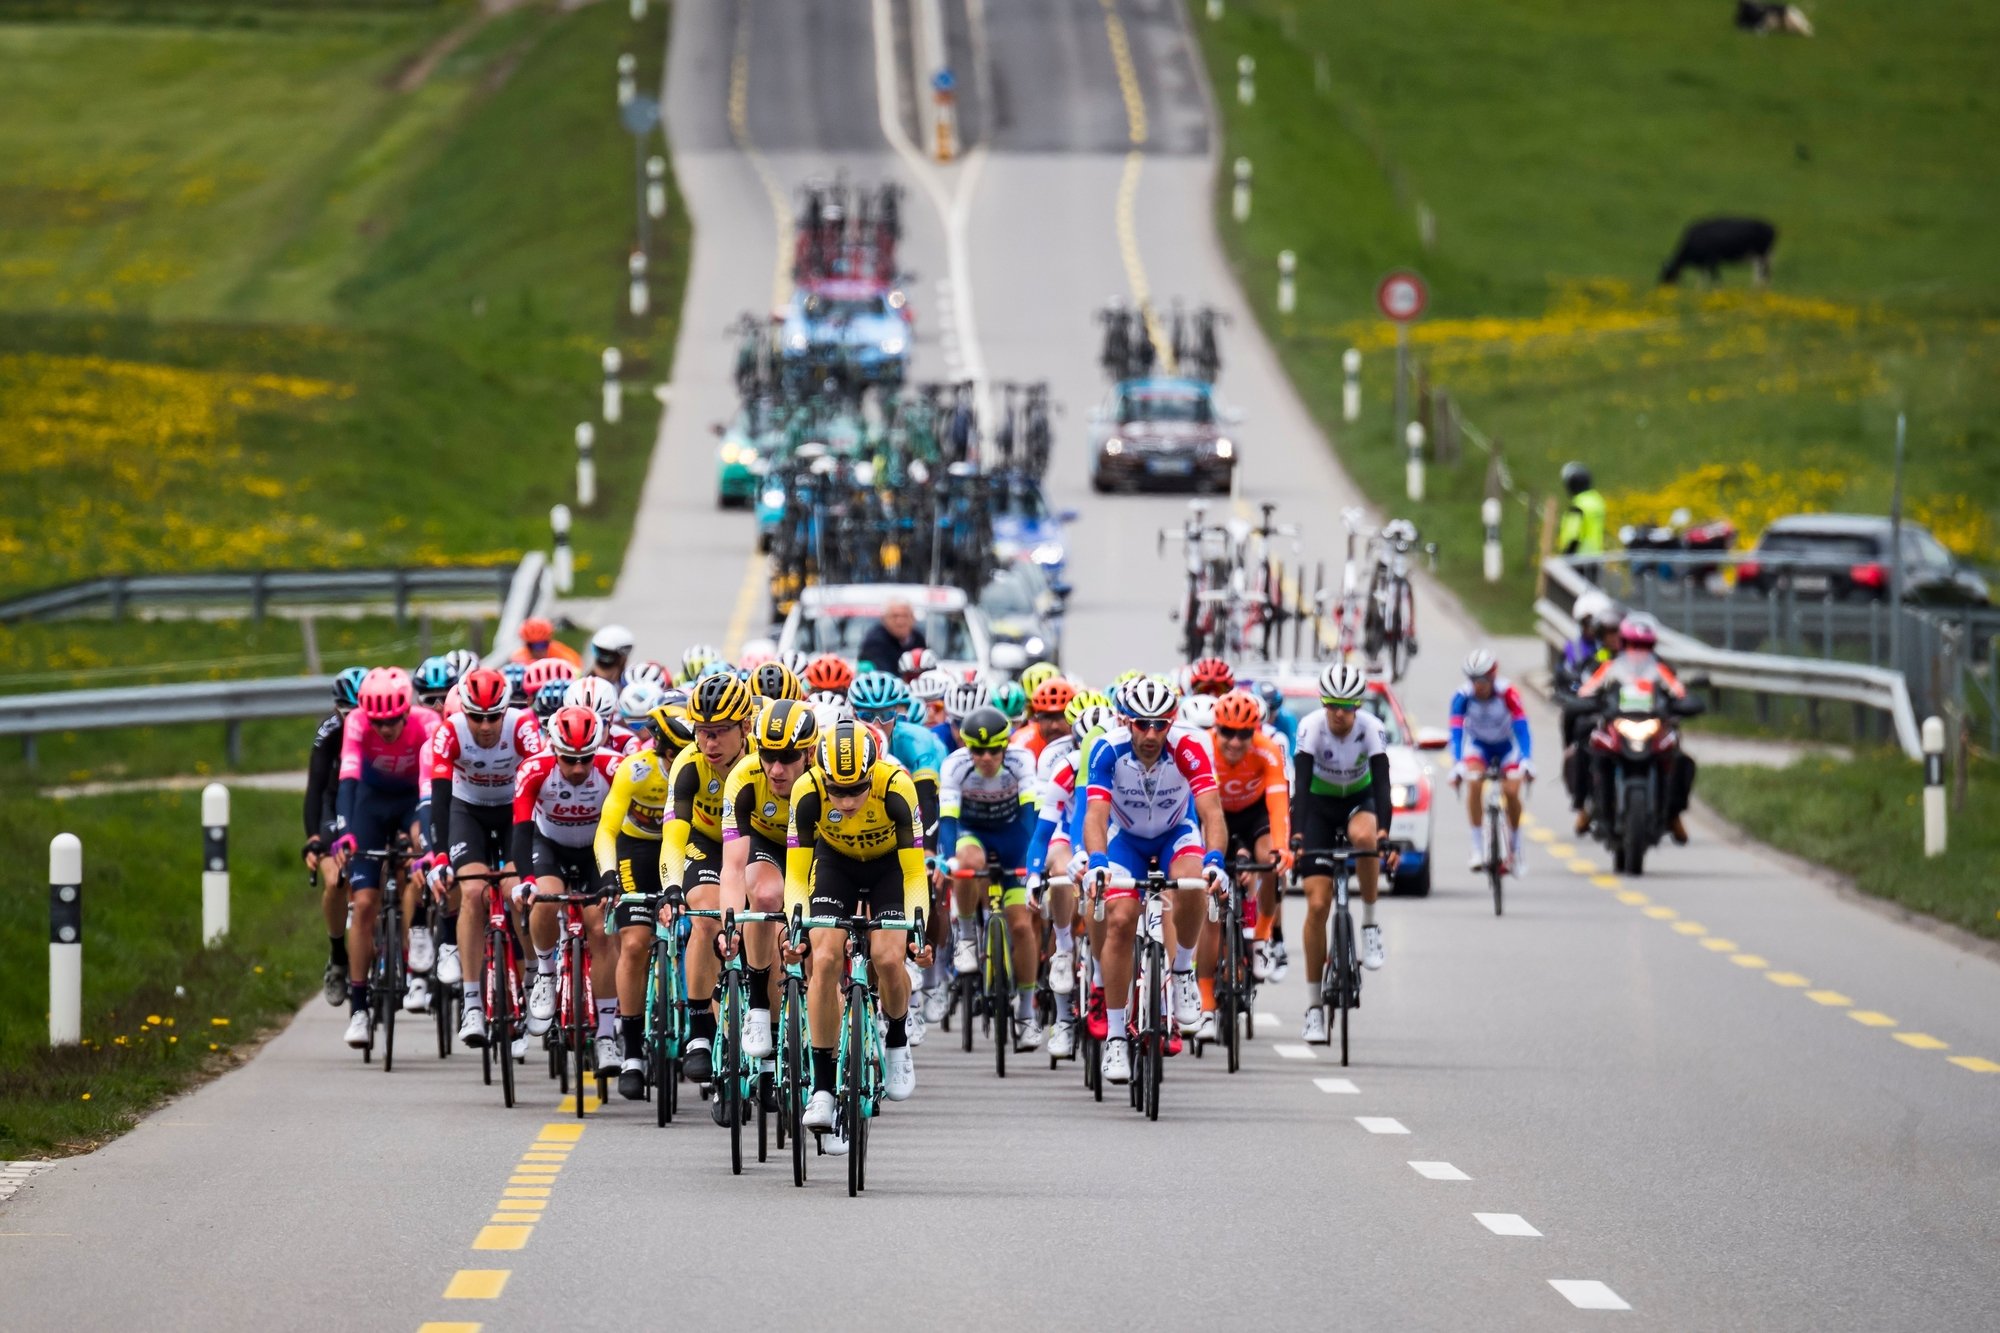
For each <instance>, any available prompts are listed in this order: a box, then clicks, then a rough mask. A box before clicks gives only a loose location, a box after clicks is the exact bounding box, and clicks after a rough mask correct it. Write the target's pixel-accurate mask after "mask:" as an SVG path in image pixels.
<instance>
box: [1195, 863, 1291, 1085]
mask: <svg viewBox="0 0 2000 1333" xmlns="http://www.w3.org/2000/svg"><path fill="white" fill-rule="evenodd" d="M1277 868H1278V863H1277V862H1276V861H1252V860H1251V859H1250V856H1249V853H1247V852H1241V851H1239V852H1238V853H1237V854H1236V863H1235V865H1234V866H1232V867H1231V868H1230V875H1229V891H1228V893H1227V894H1225V895H1224V896H1223V900H1222V906H1221V921H1220V926H1221V931H1222V935H1221V941H1220V947H1219V948H1218V949H1217V951H1216V958H1215V1034H1216V1038H1217V1040H1219V1041H1220V1042H1221V1043H1222V1048H1223V1051H1224V1052H1225V1054H1226V1055H1227V1056H1228V1062H1229V1072H1230V1073H1232V1074H1234V1073H1235V1072H1236V1071H1237V1070H1238V1069H1239V1068H1241V1066H1242V1062H1243V1042H1244V1041H1245V1039H1251V1040H1254V1039H1255V1038H1256V1036H1257V981H1256V975H1255V973H1254V972H1253V971H1252V970H1251V966H1250V955H1251V951H1252V950H1253V949H1254V948H1255V947H1256V946H1255V943H1254V942H1253V941H1252V939H1251V931H1252V926H1253V923H1254V918H1253V917H1252V916H1250V915H1249V914H1248V913H1246V912H1245V911H1244V908H1245V905H1246V904H1247V905H1248V906H1249V907H1250V910H1251V911H1252V912H1254V911H1255V910H1256V895H1257V878H1256V877H1257V876H1259V875H1266V874H1269V873H1271V872H1272V871H1274V870H1276V869H1277ZM1195 1053H1196V1054H1197V1055H1199V1054H1200V1053H1201V1052H1200V1046H1199V1044H1197V1047H1196V1052H1195Z"/></svg>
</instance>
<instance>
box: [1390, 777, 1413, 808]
mask: <svg viewBox="0 0 2000 1333" xmlns="http://www.w3.org/2000/svg"><path fill="white" fill-rule="evenodd" d="M1415 797H1416V793H1415V792H1414V791H1412V790H1410V788H1408V787H1406V786H1404V785H1403V784H1402V783H1400V782H1392V783H1390V784H1389V804H1390V805H1392V806H1394V807H1395V808H1396V809H1398V810H1407V809H1409V808H1410V806H1411V805H1413V804H1415V799H1414V798H1415Z"/></svg>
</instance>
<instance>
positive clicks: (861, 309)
mask: <svg viewBox="0 0 2000 1333" xmlns="http://www.w3.org/2000/svg"><path fill="white" fill-rule="evenodd" d="M888 312H889V311H888V307H887V306H886V305H884V304H883V302H882V298H881V297H879V296H858V297H832V296H808V297H807V298H806V313H807V314H808V315H810V316H812V317H813V318H814V319H824V320H846V319H867V318H869V317H871V316H874V315H886V314H887V313H888Z"/></svg>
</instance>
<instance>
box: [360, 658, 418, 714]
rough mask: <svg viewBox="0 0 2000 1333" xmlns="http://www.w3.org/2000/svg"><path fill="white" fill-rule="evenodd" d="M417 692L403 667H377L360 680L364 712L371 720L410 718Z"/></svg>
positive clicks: (362, 709) (362, 711)
mask: <svg viewBox="0 0 2000 1333" xmlns="http://www.w3.org/2000/svg"><path fill="white" fill-rule="evenodd" d="M415 701H416V691H415V690H414V689H413V688H412V687H411V685H410V673H409V672H407V671H405V670H403V668H401V667H376V668H375V669H374V670H373V671H370V672H369V673H368V674H367V675H366V676H364V677H362V680H361V715H362V716H363V717H365V718H367V719H368V720H369V721H370V722H386V721H389V720H391V719H393V718H399V717H408V716H409V713H410V705H411V704H412V703H414V702H415Z"/></svg>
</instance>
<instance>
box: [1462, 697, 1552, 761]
mask: <svg viewBox="0 0 2000 1333" xmlns="http://www.w3.org/2000/svg"><path fill="white" fill-rule="evenodd" d="M1467 738H1470V739H1471V740H1472V743H1473V744H1474V745H1476V746H1478V747H1479V749H1480V750H1481V752H1483V753H1487V754H1492V753H1504V752H1506V751H1507V750H1510V749H1512V750H1518V751H1520V754H1521V757H1522V758H1523V759H1526V758H1529V757H1530V756H1531V755H1532V754H1533V748H1532V744H1531V742H1530V741H1529V738H1528V710H1527V709H1526V708H1524V707H1523V706H1522V704H1521V692H1520V691H1519V690H1517V689H1515V688H1514V687H1513V686H1512V685H1510V684H1508V683H1507V682H1506V681H1504V680H1498V679H1496V680H1495V681H1494V682H1493V693H1492V694H1490V695H1488V696H1487V697H1486V698H1484V699H1481V698H1479V697H1478V696H1477V695H1475V694H1474V693H1473V692H1472V691H1471V690H1470V689H1463V690H1460V691H1459V692H1458V693H1457V694H1454V695H1452V696H1451V757H1452V758H1453V759H1454V760H1458V759H1463V758H1464V757H1465V742H1466V740H1467Z"/></svg>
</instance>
